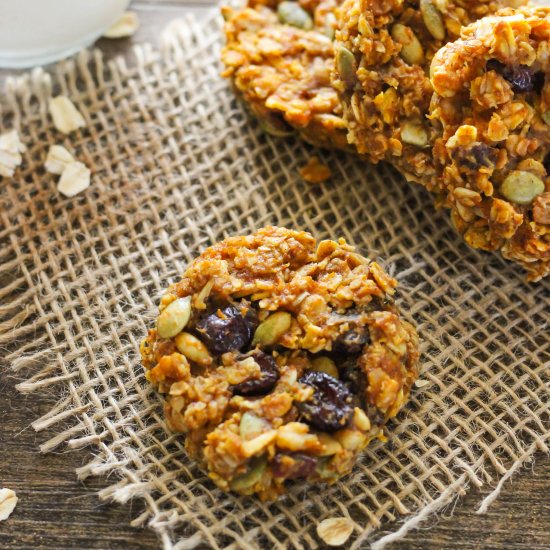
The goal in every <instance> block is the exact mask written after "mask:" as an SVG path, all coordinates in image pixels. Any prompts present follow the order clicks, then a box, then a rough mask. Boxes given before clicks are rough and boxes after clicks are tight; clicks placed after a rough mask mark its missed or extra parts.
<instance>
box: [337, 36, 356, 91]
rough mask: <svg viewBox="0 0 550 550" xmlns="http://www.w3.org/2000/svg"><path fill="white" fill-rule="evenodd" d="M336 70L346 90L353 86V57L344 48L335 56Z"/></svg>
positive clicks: (354, 79) (341, 47)
mask: <svg viewBox="0 0 550 550" xmlns="http://www.w3.org/2000/svg"><path fill="white" fill-rule="evenodd" d="M336 70H337V71H338V74H339V75H340V78H341V79H342V81H343V82H344V84H345V85H346V86H347V87H348V88H352V87H353V86H354V85H355V81H356V78H355V56H354V55H353V54H352V53H351V52H350V51H349V50H348V49H347V48H345V47H344V46H340V48H339V49H338V53H337V54H336Z"/></svg>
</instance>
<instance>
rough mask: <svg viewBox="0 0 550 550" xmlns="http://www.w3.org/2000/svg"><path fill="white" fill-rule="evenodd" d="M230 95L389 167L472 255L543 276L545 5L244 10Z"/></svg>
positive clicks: (232, 20) (235, 15)
mask: <svg viewBox="0 0 550 550" xmlns="http://www.w3.org/2000/svg"><path fill="white" fill-rule="evenodd" d="M223 15H224V18H225V21H226V23H225V33H226V39H227V43H226V46H225V48H224V49H223V51H222V61H223V63H224V65H225V67H226V69H225V72H224V75H225V76H227V77H230V78H231V79H232V81H233V84H234V88H235V90H236V92H237V93H238V94H239V96H241V97H242V99H243V100H244V102H245V104H246V105H247V106H248V107H249V108H250V110H251V111H252V112H253V113H254V114H255V115H256V116H257V117H258V118H259V120H260V122H261V124H262V126H263V127H264V128H265V130H266V131H268V132H270V133H272V134H275V135H277V136H287V135H292V134H294V133H297V134H298V135H300V136H301V137H302V138H303V139H305V140H306V141H308V142H309V143H311V144H313V145H316V146H320V147H330V148H338V149H343V150H347V151H352V152H356V153H358V154H359V155H361V157H362V158H363V159H365V160H366V161H369V162H372V163H377V162H379V161H386V162H390V163H391V164H393V165H394V166H395V167H396V168H397V169H398V170H399V171H400V172H401V173H403V175H404V176H405V177H406V178H407V180H409V181H414V182H417V183H419V184H421V185H423V186H424V187H426V188H427V189H428V190H430V191H431V192H432V193H433V194H434V196H435V198H436V202H437V204H438V205H443V206H445V207H447V208H449V210H450V212H451V216H452V220H453V223H454V225H455V226H456V228H457V229H458V231H459V232H460V233H461V234H462V235H463V237H464V239H465V241H466V242H467V243H468V244H469V245H470V246H472V247H475V248H480V249H483V250H494V251H499V252H500V253H501V254H502V256H504V257H505V258H508V259H510V260H512V261H515V262H517V263H519V264H520V265H522V266H523V267H524V268H525V269H526V270H527V274H528V279H529V280H532V281H536V280H538V279H540V278H542V277H544V276H546V275H548V274H549V273H550V175H549V174H550V8H544V7H535V6H533V5H529V4H526V2H523V1H522V0H519V1H518V0H454V1H451V0H345V1H344V2H343V3H341V2H339V1H338V0H299V1H297V2H296V1H289V0H285V1H282V2H277V1H276V0H267V1H266V0H264V1H262V0H259V1H257V0H250V1H249V3H248V5H247V6H246V7H244V8H242V9H238V10H235V9H232V8H225V9H224V10H223Z"/></svg>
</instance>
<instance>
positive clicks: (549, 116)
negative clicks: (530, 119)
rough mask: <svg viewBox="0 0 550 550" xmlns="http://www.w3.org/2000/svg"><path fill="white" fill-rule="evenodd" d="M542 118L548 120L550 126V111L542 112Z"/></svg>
mask: <svg viewBox="0 0 550 550" xmlns="http://www.w3.org/2000/svg"><path fill="white" fill-rule="evenodd" d="M542 120H544V122H546V124H548V126H550V111H545V112H544V113H543V114H542Z"/></svg>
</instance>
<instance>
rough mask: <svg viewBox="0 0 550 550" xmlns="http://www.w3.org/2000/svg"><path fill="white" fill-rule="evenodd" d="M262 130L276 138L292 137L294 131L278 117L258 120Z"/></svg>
mask: <svg viewBox="0 0 550 550" xmlns="http://www.w3.org/2000/svg"><path fill="white" fill-rule="evenodd" d="M258 120H259V122H260V126H261V127H262V130H263V131H264V132H266V133H268V134H269V135H271V136H275V137H290V136H292V135H293V134H294V130H293V129H292V128H291V127H290V126H289V125H288V124H287V123H286V122H285V121H284V120H283V119H282V118H281V117H280V116H278V115H273V116H267V117H262V118H260V119H258Z"/></svg>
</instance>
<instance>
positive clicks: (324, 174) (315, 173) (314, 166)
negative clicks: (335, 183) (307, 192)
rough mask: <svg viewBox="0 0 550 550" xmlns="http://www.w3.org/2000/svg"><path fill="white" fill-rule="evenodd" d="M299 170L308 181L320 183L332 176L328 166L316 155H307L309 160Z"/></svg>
mask: <svg viewBox="0 0 550 550" xmlns="http://www.w3.org/2000/svg"><path fill="white" fill-rule="evenodd" d="M299 172H300V176H302V178H303V179H304V180H305V181H307V182H308V183H322V182H324V181H326V180H328V179H329V178H330V177H331V176H332V172H331V171H330V168H329V167H328V166H327V165H326V164H323V163H322V162H321V161H320V160H319V157H316V156H313V157H309V160H308V161H307V163H306V164H305V165H304V166H302V167H301V168H300V170H299Z"/></svg>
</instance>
